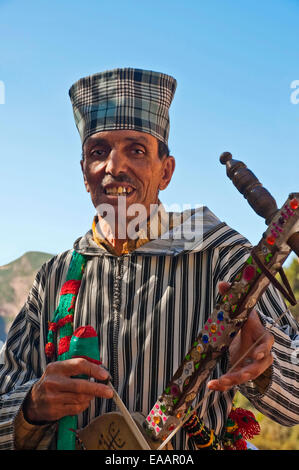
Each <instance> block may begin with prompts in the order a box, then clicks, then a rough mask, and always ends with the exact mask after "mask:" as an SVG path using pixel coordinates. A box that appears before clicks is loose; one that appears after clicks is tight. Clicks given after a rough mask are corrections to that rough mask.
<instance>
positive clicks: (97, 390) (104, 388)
mask: <svg viewBox="0 0 299 470" xmlns="http://www.w3.org/2000/svg"><path fill="white" fill-rule="evenodd" d="M45 386H46V387H48V389H54V388H55V389H56V391H57V392H59V393H65V392H70V393H74V394H78V395H89V396H92V397H99V398H108V399H109V398H112V397H113V391H112V389H111V388H110V387H109V386H108V385H105V384H99V383H96V382H90V381H89V380H85V379H77V378H68V377H63V378H60V380H59V381H56V380H55V377H53V379H52V381H47V382H45Z"/></svg>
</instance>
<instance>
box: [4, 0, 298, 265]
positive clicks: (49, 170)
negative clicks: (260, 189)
mask: <svg viewBox="0 0 299 470" xmlns="http://www.w3.org/2000/svg"><path fill="white" fill-rule="evenodd" d="M298 24H299V1H298V0H281V1H279V0H264V1H263V2H260V1H256V0H252V1H251V2H244V1H238V0H221V1H220V0H210V1H201V0H197V1H195V0H193V1H190V0H189V1H188V0H185V1H184V2H182V1H181V0H180V1H178V0H171V1H170V0H160V1H158V0H154V1H150V2H146V3H145V2H140V1H135V0H132V1H126V2H124V1H120V0H114V1H113V2H109V3H108V2H103V1H101V0H97V1H96V0H89V1H88V2H83V1H82V0H81V1H77V0H52V1H42V0H36V1H33V0H32V1H31V0H27V1H26V2H24V1H21V0H11V1H10V0H7V1H5V0H4V1H1V0H0V81H1V82H2V83H3V84H4V85H5V103H4V104H0V157H1V184H0V201H1V230H0V247H1V248H0V265H3V264H6V263H8V262H10V261H12V260H14V259H15V258H17V257H18V256H21V255H22V254H23V253H24V252H26V251H29V250H34V251H35V250H39V251H45V252H49V253H53V254H54V253H58V252H61V251H64V250H67V249H69V248H70V247H72V244H73V242H74V240H75V239H76V238H78V237H79V236H81V235H82V234H84V233H85V232H86V231H87V230H88V229H89V228H90V226H91V221H92V218H93V215H94V208H93V206H92V203H91V202H90V199H89V196H88V194H87V193H86V192H85V189H84V186H83V180H82V175H81V170H80V164H79V161H80V152H81V149H80V139H79V135H78V133H77V130H76V128H75V124H74V120H73V115H72V109H71V105H70V102H69V98H68V90H69V88H70V86H71V85H72V84H73V83H74V82H75V81H76V80H77V79H79V78H81V77H83V76H86V75H89V74H92V73H96V72H99V71H103V70H107V69H110V68H115V67H123V66H132V67H138V68H145V69H152V70H157V71H161V72H165V73H169V74H171V75H173V76H174V77H175V78H176V79H177V81H178V87H177V92H176V95H175V98H174V101H173V105H172V107H171V113H170V117H171V130H170V138H169V146H170V149H171V152H172V154H173V155H174V156H175V157H176V163H177V166H176V171H175V174H174V177H173V180H172V182H171V184H170V186H169V188H168V189H167V190H166V191H164V193H161V200H162V202H164V203H165V204H167V205H171V204H174V203H176V204H180V205H181V206H182V205H183V204H187V203H189V204H192V205H195V204H205V205H207V206H208V207H209V208H210V209H211V210H212V211H213V212H214V213H215V214H217V216H218V217H219V218H221V219H222V220H225V221H226V222H227V223H228V224H229V225H231V226H233V227H234V228H236V229H237V230H239V231H240V232H241V233H243V234H244V235H245V236H247V237H248V238H249V239H250V241H251V242H252V243H257V242H258V241H259V239H260V236H261V234H262V232H263V231H264V228H265V224H264V221H263V219H261V218H260V217H259V216H258V215H256V214H255V213H254V212H253V210H252V209H251V208H250V207H249V205H248V204H247V202H246V201H245V199H244V198H243V196H242V195H241V194H240V193H238V191H237V190H236V189H235V188H234V187H233V185H232V183H231V182H230V180H229V179H228V178H227V176H226V174H225V168H224V167H223V166H222V165H220V163H219V155H220V154H221V153H222V152H223V151H225V150H229V151H231V152H232V153H233V155H234V156H235V157H236V158H237V159H240V160H243V161H244V162H245V163H246V164H247V165H248V167H249V168H250V169H251V170H252V171H253V172H254V173H255V174H256V176H258V177H259V178H260V180H261V182H262V183H263V184H264V186H265V187H266V188H267V189H268V190H269V191H270V192H271V193H272V194H273V196H274V197H275V198H276V200H277V203H278V205H279V206H281V205H282V204H283V202H284V201H285V200H286V198H287V196H288V194H289V193H290V192H291V191H299V183H298V174H299V172H298V157H299V146H298V142H299V139H298V136H299V104H297V105H296V104H293V103H292V102H291V99H290V97H291V93H292V91H294V90H292V89H291V83H292V82H293V81H294V80H299V65H298V64H299V60H298V59H299V47H298V44H299V29H298ZM0 103H1V97H0Z"/></svg>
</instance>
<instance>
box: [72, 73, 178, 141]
mask: <svg viewBox="0 0 299 470" xmlns="http://www.w3.org/2000/svg"><path fill="white" fill-rule="evenodd" d="M176 83H177V82H176V80H175V79H174V78H173V77H171V76H169V75H165V74H163V73H159V72H152V71H150V70H140V69H133V68H123V69H114V70H108V71H106V72H102V73H97V74H95V75H90V76H89V77H85V78H81V79H80V80H78V81H77V82H76V83H74V85H73V86H72V87H71V88H70V90H69V95H70V99H71V102H72V105H73V111H74V117H75V122H76V126H77V128H78V131H79V134H80V137H81V141H82V145H83V143H84V142H85V140H86V139H87V138H88V137H89V136H91V135H92V134H95V133H96V132H101V131H108V130H109V131H110V130H116V129H117V130H136V131H141V132H146V133H148V134H151V135H153V136H154V137H156V138H158V139H159V140H161V141H162V142H164V143H166V144H167V141H168V133H169V114H168V110H169V107H170V104H171V101H172V99H173V96H174V93H175V89H176Z"/></svg>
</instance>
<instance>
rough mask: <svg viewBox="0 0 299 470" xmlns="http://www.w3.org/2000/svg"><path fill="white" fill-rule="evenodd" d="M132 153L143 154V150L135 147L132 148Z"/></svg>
mask: <svg viewBox="0 0 299 470" xmlns="http://www.w3.org/2000/svg"><path fill="white" fill-rule="evenodd" d="M133 153H136V154H137V155H143V154H144V153H145V152H144V150H142V149H139V148H135V149H133Z"/></svg>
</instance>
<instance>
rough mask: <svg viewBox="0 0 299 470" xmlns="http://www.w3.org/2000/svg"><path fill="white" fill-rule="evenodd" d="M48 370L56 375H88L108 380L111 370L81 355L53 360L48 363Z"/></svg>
mask: <svg viewBox="0 0 299 470" xmlns="http://www.w3.org/2000/svg"><path fill="white" fill-rule="evenodd" d="M47 371H48V373H52V372H55V374H56V375H57V374H59V375H60V374H61V375H65V376H68V377H72V376H76V375H87V376H88V377H93V378H95V379H97V380H107V379H108V378H109V372H107V371H106V370H105V369H104V368H103V367H101V366H100V365H98V364H95V363H93V362H90V361H88V360H87V359H84V358H81V357H78V358H73V359H67V360H66V361H57V362H52V363H50V364H49V365H48V367H47Z"/></svg>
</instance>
